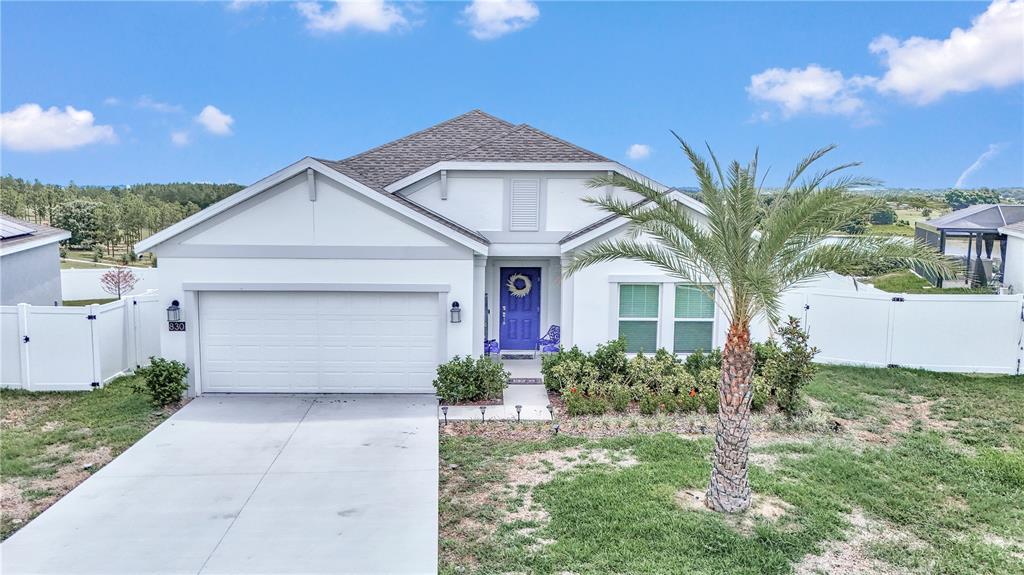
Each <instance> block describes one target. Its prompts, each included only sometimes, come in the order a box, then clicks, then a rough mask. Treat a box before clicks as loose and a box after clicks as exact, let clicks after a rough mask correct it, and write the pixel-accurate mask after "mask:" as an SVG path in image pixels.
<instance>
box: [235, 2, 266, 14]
mask: <svg viewBox="0 0 1024 575" xmlns="http://www.w3.org/2000/svg"><path fill="white" fill-rule="evenodd" d="M266 3H267V2H266V0H231V1H230V2H228V4H227V6H225V8H226V9H227V10H228V11H229V12H241V11H243V10H245V9H246V8H251V7H253V6H263V5H264V4H266Z"/></svg>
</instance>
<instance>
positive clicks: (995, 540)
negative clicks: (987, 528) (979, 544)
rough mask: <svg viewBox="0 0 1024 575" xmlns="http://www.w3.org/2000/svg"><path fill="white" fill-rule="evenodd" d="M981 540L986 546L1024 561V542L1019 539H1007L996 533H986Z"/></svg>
mask: <svg viewBox="0 0 1024 575" xmlns="http://www.w3.org/2000/svg"><path fill="white" fill-rule="evenodd" d="M981 540H982V541H983V542H984V543H985V544H986V545H991V546H993V547H998V548H1000V549H1004V550H1006V551H1007V553H1008V554H1009V555H1010V557H1013V558H1014V559H1017V560H1020V561H1024V541H1021V540H1019V539H1007V538H1006V537H1001V536H999V535H996V534H994V533H986V534H985V535H984V536H983V537H982V538H981Z"/></svg>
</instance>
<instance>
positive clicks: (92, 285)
mask: <svg viewBox="0 0 1024 575" xmlns="http://www.w3.org/2000/svg"><path fill="white" fill-rule="evenodd" d="M111 269H113V268H95V269H81V270H60V291H61V297H62V298H63V299H66V300H79V299H106V298H112V297H116V296H113V295H111V294H109V293H107V292H105V291H103V286H102V285H100V277H101V276H102V275H103V274H105V273H107V272H108V271H109V270H111ZM128 269H130V270H131V271H132V273H133V274H135V277H137V278H139V283H137V284H135V287H134V288H133V289H132V291H131V292H130V294H131V295H135V294H141V293H145V292H147V291H149V290H154V289H157V288H158V287H159V286H158V285H157V273H158V272H159V270H158V268H133V267H129V268H128ZM124 295H129V294H124Z"/></svg>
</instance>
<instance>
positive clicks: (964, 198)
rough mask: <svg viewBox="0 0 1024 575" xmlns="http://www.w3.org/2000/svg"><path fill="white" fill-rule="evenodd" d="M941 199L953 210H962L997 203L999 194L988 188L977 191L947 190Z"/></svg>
mask: <svg viewBox="0 0 1024 575" xmlns="http://www.w3.org/2000/svg"><path fill="white" fill-rule="evenodd" d="M943 197H944V198H945V199H946V203H947V204H949V207H950V208H952V209H954V210H962V209H963V208H966V207H968V206H975V205H978V204H998V203H999V192H997V191H995V190H990V189H988V188H979V189H977V190H949V191H948V192H946V195H945V196H943Z"/></svg>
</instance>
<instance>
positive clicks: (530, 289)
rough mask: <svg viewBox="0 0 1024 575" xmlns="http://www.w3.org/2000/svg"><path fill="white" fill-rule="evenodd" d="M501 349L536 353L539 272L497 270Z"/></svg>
mask: <svg viewBox="0 0 1024 575" xmlns="http://www.w3.org/2000/svg"><path fill="white" fill-rule="evenodd" d="M499 289H500V290H501V302H500V303H501V309H500V310H499V313H498V321H499V322H500V323H501V334H500V339H499V340H498V341H499V343H500V344H501V349H536V347H537V338H539V337H540V268H501V285H500V286H499Z"/></svg>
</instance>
